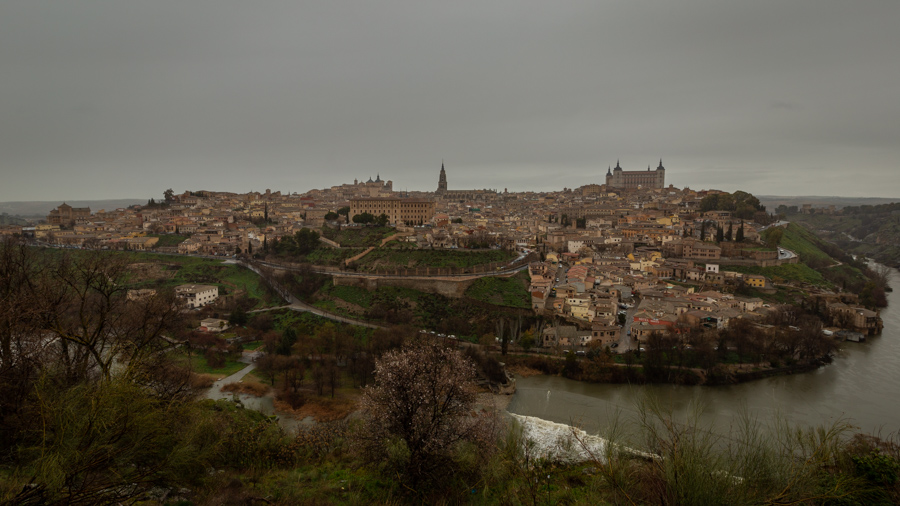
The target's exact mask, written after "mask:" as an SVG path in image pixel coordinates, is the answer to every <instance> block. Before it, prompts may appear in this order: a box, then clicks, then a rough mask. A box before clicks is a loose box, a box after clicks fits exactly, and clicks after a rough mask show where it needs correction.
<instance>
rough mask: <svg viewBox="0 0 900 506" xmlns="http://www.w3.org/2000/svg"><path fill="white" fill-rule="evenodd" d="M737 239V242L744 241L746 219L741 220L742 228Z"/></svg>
mask: <svg viewBox="0 0 900 506" xmlns="http://www.w3.org/2000/svg"><path fill="white" fill-rule="evenodd" d="M735 240H736V241H737V242H744V220H741V228H739V229H738V231H737V237H735Z"/></svg>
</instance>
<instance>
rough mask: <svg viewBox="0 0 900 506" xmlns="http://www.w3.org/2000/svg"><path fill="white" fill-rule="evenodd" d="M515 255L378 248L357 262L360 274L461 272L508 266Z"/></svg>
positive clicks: (510, 253)
mask: <svg viewBox="0 0 900 506" xmlns="http://www.w3.org/2000/svg"><path fill="white" fill-rule="evenodd" d="M515 258H516V254H515V253H513V252H509V251H504V250H488V251H461V250H424V249H416V250H398V249H388V248H379V249H376V250H374V251H372V252H371V253H369V254H368V255H366V256H364V257H363V258H361V259H360V260H359V262H357V266H358V268H359V269H360V270H375V269H378V268H388V269H391V268H397V267H400V268H416V267H455V268H459V269H465V268H468V267H475V266H477V265H485V264H490V263H493V262H509V261H511V260H513V259H515Z"/></svg>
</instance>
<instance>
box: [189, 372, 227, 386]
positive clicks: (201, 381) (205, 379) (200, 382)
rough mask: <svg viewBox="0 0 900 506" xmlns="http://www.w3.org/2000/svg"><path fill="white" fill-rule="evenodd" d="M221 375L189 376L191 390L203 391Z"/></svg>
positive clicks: (194, 374)
mask: <svg viewBox="0 0 900 506" xmlns="http://www.w3.org/2000/svg"><path fill="white" fill-rule="evenodd" d="M220 377H221V375H216V374H197V373H192V374H191V388H196V389H204V388H209V387H211V386H213V383H215V382H216V380H217V379H219V378H220Z"/></svg>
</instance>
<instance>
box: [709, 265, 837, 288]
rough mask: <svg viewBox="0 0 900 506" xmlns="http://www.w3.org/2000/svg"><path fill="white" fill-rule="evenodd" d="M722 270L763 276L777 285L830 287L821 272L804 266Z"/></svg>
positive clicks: (735, 266)
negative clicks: (794, 284)
mask: <svg viewBox="0 0 900 506" xmlns="http://www.w3.org/2000/svg"><path fill="white" fill-rule="evenodd" d="M721 269H722V270H723V271H734V272H741V273H744V274H761V275H763V276H765V277H767V278H769V279H771V280H773V281H774V282H776V283H783V282H785V281H798V282H801V283H809V284H812V285H818V286H828V285H829V284H830V283H829V282H828V280H826V279H825V278H824V277H823V276H822V274H821V273H820V272H818V271H816V270H815V269H812V268H810V267H809V266H807V265H804V264H786V265H776V266H774V267H756V266H748V265H723V266H722V267H721Z"/></svg>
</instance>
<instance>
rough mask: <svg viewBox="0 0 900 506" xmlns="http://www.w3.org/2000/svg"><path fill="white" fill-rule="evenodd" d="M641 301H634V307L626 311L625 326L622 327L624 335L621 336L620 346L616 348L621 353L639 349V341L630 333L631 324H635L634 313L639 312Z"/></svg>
mask: <svg viewBox="0 0 900 506" xmlns="http://www.w3.org/2000/svg"><path fill="white" fill-rule="evenodd" d="M639 304H640V301H638V300H635V301H634V307H632V308H631V309H628V310H627V312H626V313H625V326H624V327H622V337H621V338H619V347H618V348H617V349H616V350H617V351H618V352H619V353H625V352H626V351H628V350H634V349H637V343H636V342H635V339H634V337H633V336H630V335H629V332H630V331H631V326H632V324H634V314H635V313H637V307H638V305H639Z"/></svg>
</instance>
